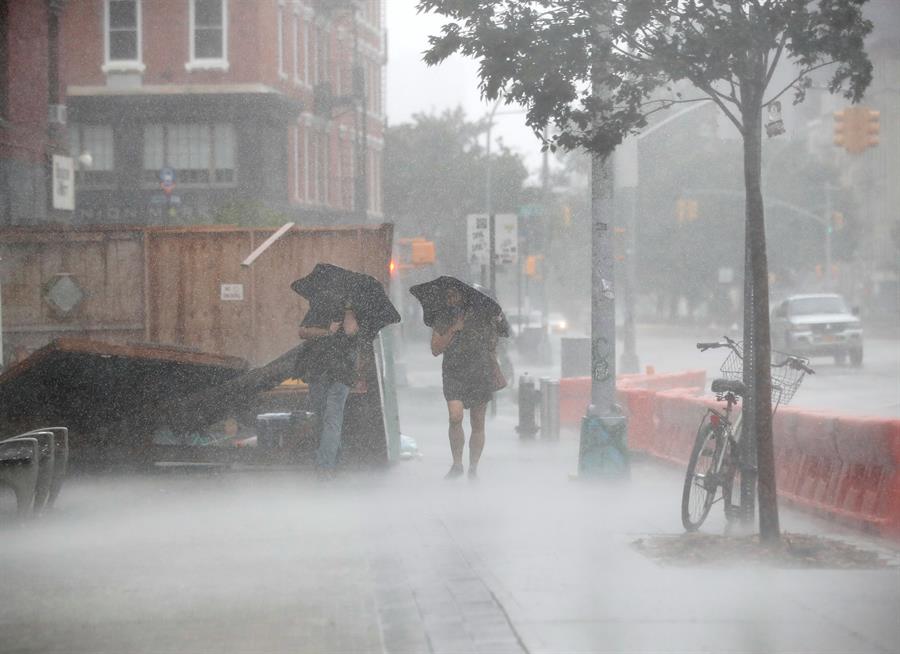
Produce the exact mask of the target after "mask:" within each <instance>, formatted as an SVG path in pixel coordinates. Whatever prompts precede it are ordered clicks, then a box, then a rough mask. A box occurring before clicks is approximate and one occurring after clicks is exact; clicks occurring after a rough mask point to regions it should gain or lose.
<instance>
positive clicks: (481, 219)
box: [466, 213, 519, 265]
mask: <svg viewBox="0 0 900 654" xmlns="http://www.w3.org/2000/svg"><path fill="white" fill-rule="evenodd" d="M466 221H467V226H468V230H467V234H466V236H467V238H466V244H467V246H468V250H467V252H468V261H469V263H470V264H476V265H478V264H481V265H488V264H489V263H490V259H489V257H488V251H489V250H490V247H491V229H490V218H489V217H488V215H487V214H484V213H472V214H469V215H468V216H466ZM494 255H495V259H494V260H495V261H496V263H500V264H504V263H515V262H516V261H517V260H518V255H519V222H518V216H516V214H514V213H501V214H496V215H495V216H494Z"/></svg>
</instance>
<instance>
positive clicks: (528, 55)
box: [418, 0, 872, 540]
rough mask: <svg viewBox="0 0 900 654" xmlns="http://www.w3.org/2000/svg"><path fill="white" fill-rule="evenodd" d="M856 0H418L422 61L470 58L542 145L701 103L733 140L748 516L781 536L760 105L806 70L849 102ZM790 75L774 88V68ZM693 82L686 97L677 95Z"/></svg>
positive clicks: (859, 91) (591, 146)
mask: <svg viewBox="0 0 900 654" xmlns="http://www.w3.org/2000/svg"><path fill="white" fill-rule="evenodd" d="M865 2H866V0H815V1H812V0H631V1H630V2H621V0H494V1H492V2H487V1H481V0H419V5H418V7H419V10H420V11H425V12H435V13H438V14H441V15H443V16H444V17H446V18H447V19H449V22H447V23H446V24H445V25H443V27H442V28H441V32H440V34H437V35H434V36H432V37H431V38H430V46H429V49H428V50H427V51H426V53H425V61H426V62H427V63H429V64H437V63H439V62H441V61H443V60H444V59H446V58H447V57H448V56H450V55H451V54H454V53H461V54H463V55H465V56H469V57H472V58H474V59H476V60H478V62H479V64H480V68H479V75H480V87H481V92H482V94H483V95H484V96H485V98H486V99H489V100H490V99H494V98H497V97H500V96H501V95H502V96H503V97H504V98H505V99H506V101H508V102H517V103H519V104H521V105H523V106H524V107H525V108H526V110H527V113H526V120H527V123H528V125H529V126H531V127H532V128H533V129H534V131H535V132H536V133H537V134H541V133H542V132H543V130H544V128H545V126H547V125H548V124H552V125H553V126H554V127H555V130H556V131H555V134H554V136H553V137H552V138H551V139H549V140H548V142H547V143H546V146H547V147H551V148H556V147H563V148H566V149H574V148H585V149H587V150H588V151H590V152H591V153H593V154H594V155H597V156H598V157H601V158H605V157H607V156H608V155H609V154H610V153H611V152H612V151H613V150H614V149H615V147H616V146H617V145H618V144H619V143H621V141H622V139H623V138H624V137H625V136H627V135H629V134H635V133H638V132H640V130H641V129H642V128H643V127H645V126H646V125H647V120H648V117H649V116H650V115H652V114H654V113H656V112H658V111H663V110H665V109H668V108H670V107H672V106H673V105H677V104H681V103H686V102H696V101H712V102H714V103H715V104H716V105H717V106H718V108H719V109H720V110H721V111H722V112H723V113H724V114H725V116H727V117H728V120H730V121H731V123H733V124H734V126H735V128H737V130H738V131H739V132H740V134H741V137H742V139H743V167H744V171H743V172H744V186H745V210H744V220H745V241H746V254H745V268H746V269H747V270H748V271H749V274H746V275H745V280H746V288H745V297H746V299H747V302H746V305H747V306H746V307H745V324H744V339H745V355H746V356H745V362H744V365H745V368H748V369H749V371H750V372H751V374H750V377H749V378H748V381H749V382H750V391H749V395H750V399H751V402H750V409H749V411H748V410H747V409H746V407H745V413H747V414H748V417H749V419H750V422H751V423H752V424H753V426H754V429H755V434H756V439H757V445H758V469H759V479H758V482H759V520H760V525H759V526H760V535H761V537H762V538H763V539H764V540H773V539H777V538H779V536H780V529H779V525H778V506H777V501H776V496H775V472H774V449H773V444H772V414H771V408H772V407H771V397H770V395H771V380H770V373H771V371H770V360H769V357H770V354H771V352H770V343H769V319H768V265H767V258H766V237H765V221H764V211H763V199H762V190H761V180H760V177H761V162H762V133H763V110H764V109H766V108H767V107H769V106H771V104H772V103H773V102H775V101H776V100H779V99H780V98H781V97H782V96H783V95H784V94H786V93H790V92H792V93H793V97H794V101H795V102H800V101H802V100H803V98H804V95H805V92H806V90H807V89H808V88H809V87H810V85H811V80H812V76H813V75H814V74H816V71H827V73H828V88H829V90H830V91H831V92H832V93H842V94H843V95H844V96H845V97H846V98H848V99H849V100H851V101H853V102H857V101H859V100H860V98H861V97H862V95H863V92H864V91H865V89H866V87H867V86H868V84H869V82H870V81H871V79H872V65H871V63H870V61H869V58H868V56H867V55H866V53H865V50H864V47H863V39H864V37H865V36H866V35H867V34H868V33H869V32H870V31H871V29H872V25H871V23H870V22H869V21H867V20H866V19H865V18H864V17H863V14H862V6H863V5H864V4H865ZM783 69H790V71H791V76H790V79H789V80H786V81H785V83H784V84H780V85H778V84H776V83H774V82H773V80H775V79H776V72H778V71H780V70H783ZM685 82H687V83H690V85H691V86H692V87H693V89H695V90H696V97H695V96H694V95H690V94H688V95H690V97H688V96H687V95H685V94H683V93H679V92H677V91H676V90H677V88H679V87H678V86H676V85H678V84H679V83H685Z"/></svg>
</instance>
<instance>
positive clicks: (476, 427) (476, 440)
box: [469, 404, 487, 477]
mask: <svg viewBox="0 0 900 654" xmlns="http://www.w3.org/2000/svg"><path fill="white" fill-rule="evenodd" d="M485 413H487V404H482V405H481V406H475V407H472V408H471V409H470V410H469V423H470V424H471V425H472V434H471V435H470V436H469V476H470V477H474V476H475V475H476V474H477V473H476V471H477V470H478V461H479V460H480V459H481V452H482V450H484V416H485Z"/></svg>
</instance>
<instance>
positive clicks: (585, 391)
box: [559, 370, 706, 428]
mask: <svg viewBox="0 0 900 654" xmlns="http://www.w3.org/2000/svg"><path fill="white" fill-rule="evenodd" d="M704 386H706V372H705V371H704V370H688V371H685V372H673V373H665V374H652V375H645V374H629V375H620V376H619V377H617V378H616V388H617V389H618V390H622V389H631V388H644V389H650V390H656V391H662V390H669V389H672V388H685V387H691V388H694V387H696V388H701V389H702V388H703V387H704ZM590 403H591V378H590V377H563V378H562V379H560V380H559V423H560V425H561V426H563V427H576V428H577V427H578V425H580V424H581V419H582V418H583V417H584V415H585V413H586V412H587V408H588V406H589V405H590ZM624 409H625V406H624V404H623V410H624Z"/></svg>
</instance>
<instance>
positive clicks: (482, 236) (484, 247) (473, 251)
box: [466, 213, 491, 266]
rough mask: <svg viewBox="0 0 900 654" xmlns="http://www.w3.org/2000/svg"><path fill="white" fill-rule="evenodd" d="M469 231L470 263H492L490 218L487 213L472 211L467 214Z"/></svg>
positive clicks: (467, 238) (467, 240) (468, 250)
mask: <svg viewBox="0 0 900 654" xmlns="http://www.w3.org/2000/svg"><path fill="white" fill-rule="evenodd" d="M466 221H467V223H468V231H467V234H466V244H467V246H468V248H467V253H468V257H467V258H468V261H469V263H470V264H476V265H477V264H481V265H485V266H486V265H487V264H488V263H490V259H489V258H488V251H489V250H490V247H491V233H490V220H489V218H488V215H487V214H484V213H470V214H469V215H468V216H466Z"/></svg>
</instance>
